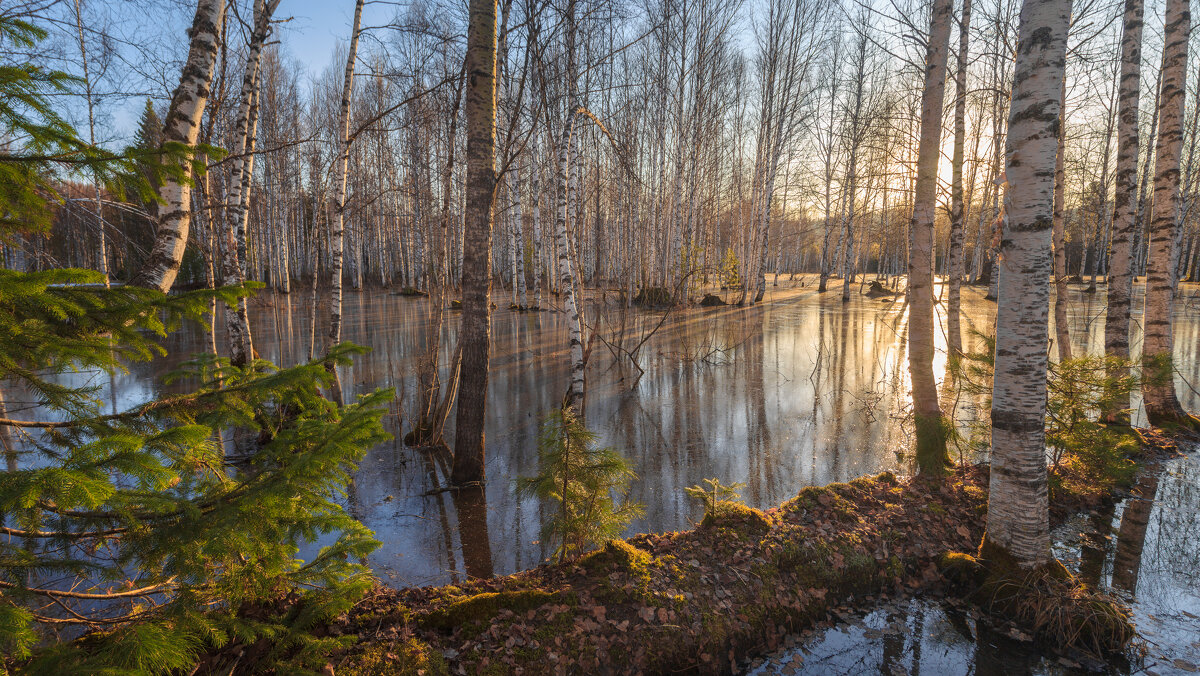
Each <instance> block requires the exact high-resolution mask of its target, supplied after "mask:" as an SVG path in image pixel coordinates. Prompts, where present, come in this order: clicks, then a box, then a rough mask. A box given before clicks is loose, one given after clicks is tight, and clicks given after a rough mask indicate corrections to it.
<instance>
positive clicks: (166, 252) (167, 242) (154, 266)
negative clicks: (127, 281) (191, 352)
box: [133, 0, 225, 293]
mask: <svg viewBox="0 0 1200 676" xmlns="http://www.w3.org/2000/svg"><path fill="white" fill-rule="evenodd" d="M224 22H225V0H198V2H197V3H196V16H195V18H194V19H193V20H192V27H191V29H190V30H189V31H188V35H189V36H190V38H191V46H190V47H189V49H188V57H187V61H186V62H184V64H183V74H182V75H181V76H180V78H179V86H178V87H176V88H175V93H174V94H173V95H172V96H171V106H170V108H168V109H167V119H166V121H165V122H164V124H163V142H164V143H180V144H183V145H185V146H189V147H191V146H195V145H196V140H197V138H199V135H200V120H201V119H202V118H203V117H204V109H205V107H206V106H207V105H208V96H209V93H210V92H209V88H210V87H211V86H212V79H213V68H214V66H215V65H216V62H217V51H218V48H219V47H220V44H221V27H222V24H224ZM183 169H184V177H185V178H187V179H190V178H191V164H190V162H189V159H184V160H183ZM188 182H189V181H187V180H176V179H175V178H171V177H167V178H166V179H165V180H164V181H163V185H162V186H161V187H160V188H159V189H158V196H159V197H160V198H161V199H162V200H163V205H162V206H160V207H159V209H158V223H157V224H156V226H157V227H156V231H155V235H154V247H153V248H152V249H151V251H150V256H149V257H148V258H147V259H146V264H145V267H144V268H143V269H142V270H141V272H139V273H138V274H137V276H136V277H134V279H133V283H134V284H136V285H138V286H145V287H151V288H156V289H158V290H159V291H162V292H163V293H166V292H168V291H170V290H171V286H173V285H174V284H175V277H176V275H178V274H179V265H180V264H181V263H182V262H183V252H184V250H185V249H186V248H187V240H188V227H189V226H190V224H191V220H192V193H191V187H190V186H188V185H187V183H188Z"/></svg>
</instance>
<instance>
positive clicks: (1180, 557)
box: [1113, 455, 1200, 615]
mask: <svg viewBox="0 0 1200 676" xmlns="http://www.w3.org/2000/svg"><path fill="white" fill-rule="evenodd" d="M1139 483H1140V482H1139ZM1154 483H1155V484H1156V490H1153V491H1152V493H1151V498H1152V499H1153V502H1152V503H1149V504H1150V505H1151V506H1152V507H1153V509H1152V511H1151V512H1150V514H1149V519H1148V523H1147V525H1146V526H1145V527H1144V528H1136V529H1135V528H1134V527H1133V526H1131V530H1132V532H1131V536H1130V538H1129V541H1128V543H1123V542H1121V538H1122V537H1123V534H1124V533H1125V524H1124V521H1125V518H1124V516H1122V524H1121V534H1120V535H1118V542H1117V553H1118V557H1121V555H1122V552H1123V551H1124V552H1126V553H1125V559H1126V560H1132V557H1133V556H1134V555H1135V553H1140V561H1139V563H1140V565H1139V566H1138V568H1137V570H1136V572H1137V576H1136V579H1135V580H1134V581H1133V583H1130V584H1127V587H1126V588H1127V589H1129V590H1130V591H1133V590H1134V589H1136V592H1137V597H1138V600H1139V602H1140V603H1141V604H1142V605H1143V606H1145V608H1146V610H1147V612H1151V613H1155V614H1159V613H1180V612H1181V611H1186V612H1189V613H1192V614H1193V615H1198V614H1200V465H1198V464H1197V461H1196V457H1195V456H1194V455H1192V456H1189V457H1187V458H1184V459H1180V460H1178V461H1174V462H1171V463H1168V466H1167V469H1166V471H1164V472H1163V473H1162V474H1161V475H1160V476H1158V477H1157V478H1156V479H1155V482H1154ZM1135 508H1138V503H1137V502H1134V504H1133V505H1131V506H1130V507H1128V508H1127V510H1128V509H1135ZM1121 561H1122V559H1121V558H1118V565H1117V566H1115V567H1116V568H1117V569H1118V570H1119V569H1120V567H1121V565H1120V563H1121ZM1118 570H1114V573H1113V578H1114V585H1115V584H1116V578H1117V575H1118ZM1134 585H1136V587H1134Z"/></svg>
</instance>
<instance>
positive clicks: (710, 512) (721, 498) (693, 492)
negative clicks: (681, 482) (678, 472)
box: [683, 477, 746, 519]
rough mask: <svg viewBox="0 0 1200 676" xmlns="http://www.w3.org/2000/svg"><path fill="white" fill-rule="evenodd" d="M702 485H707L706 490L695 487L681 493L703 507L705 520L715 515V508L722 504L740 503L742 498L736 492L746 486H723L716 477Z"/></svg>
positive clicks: (702, 487) (740, 484)
mask: <svg viewBox="0 0 1200 676" xmlns="http://www.w3.org/2000/svg"><path fill="white" fill-rule="evenodd" d="M704 483H706V484H708V487H707V488H706V487H704V486H700V485H696V486H692V487H690V488H685V489H683V491H684V492H685V493H687V494H688V495H690V496H691V497H693V498H695V499H697V500H699V501H700V502H701V504H703V505H704V517H705V518H706V519H707V518H710V517H713V516H715V515H716V513H717V506H718V505H719V504H720V503H722V502H741V501H742V496H741V494H740V493H738V490H739V489H741V488H744V487H745V486H746V484H743V483H733V484H723V483H721V480H720V479H718V478H716V477H713V478H711V479H705V480H704Z"/></svg>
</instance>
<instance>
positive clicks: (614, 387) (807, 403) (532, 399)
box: [112, 278, 1200, 586]
mask: <svg viewBox="0 0 1200 676" xmlns="http://www.w3.org/2000/svg"><path fill="white" fill-rule="evenodd" d="M768 289H769V292H768V295H767V298H766V300H765V302H763V303H761V304H759V305H756V306H754V307H748V308H737V307H732V306H729V307H717V308H697V309H689V310H685V311H675V312H672V313H670V314H669V315H668V316H667V317H666V319H665V320H664V319H663V313H662V312H654V311H642V310H637V309H633V310H630V311H629V312H628V314H627V315H625V316H624V326H625V331H624V334H623V335H624V336H625V338H624V344H625V346H626V347H629V346H631V345H634V344H636V343H638V342H639V341H642V340H643V339H645V344H644V345H643V347H642V348H641V350H640V351H639V352H638V362H639V365H640V367H641V368H642V369H643V371H644V373H642V374H640V376H639V373H638V371H637V369H634V368H632V367H630V366H629V365H628V364H627V363H622V362H623V361H625V362H627V360H624V359H621V360H618V359H616V358H614V356H613V353H612V351H610V350H609V349H608V348H607V347H605V345H604V344H603V342H602V341H599V340H597V341H595V342H594V343H593V345H592V348H591V349H592V352H591V358H590V361H589V368H588V393H587V402H586V419H587V423H588V425H589V426H590V427H591V428H592V429H593V430H594V431H595V432H596V433H597V434H598V436H599V441H600V442H601V443H602V444H603V445H607V446H612V447H613V448H615V449H617V450H618V451H619V452H620V453H622V454H623V455H624V456H625V457H626V458H628V459H629V460H630V461H631V462H632V464H633V466H634V469H635V471H636V472H637V475H638V478H637V479H636V480H635V481H634V482H633V484H632V486H631V491H630V497H631V498H632V499H633V500H636V501H637V502H640V503H642V504H643V505H644V506H645V514H644V516H643V517H642V518H640V519H638V520H637V521H635V522H634V523H633V524H631V526H630V529H629V532H630V533H631V534H632V533H637V532H648V531H670V530H680V529H686V528H690V527H691V526H692V523H693V520H694V519H698V518H699V517H700V508H699V506H698V505H696V504H693V502H692V501H691V500H690V499H689V498H688V497H687V496H686V494H685V493H684V490H683V489H684V488H685V487H687V486H691V485H694V484H697V483H700V482H701V481H703V480H704V479H705V478H708V477H717V478H719V479H720V480H721V481H722V482H724V483H731V482H740V483H744V484H745V487H744V488H743V489H742V491H741V492H742V496H743V498H744V499H745V501H746V503H747V504H750V505H752V506H754V507H759V508H768V507H771V506H773V505H776V504H778V503H780V502H782V501H784V500H786V499H788V498H790V497H792V496H794V495H795V494H796V493H797V492H798V491H799V490H800V489H801V488H803V487H805V486H808V485H822V484H826V483H829V482H831V481H846V480H849V479H852V478H854V477H857V476H862V475H865V474H873V473H877V472H880V471H884V470H893V471H897V472H899V473H907V472H909V471H910V468H911V457H910V454H909V452H908V449H909V447H910V435H911V424H909V423H908V422H907V421H908V418H909V413H910V403H909V389H910V388H909V382H908V364H907V357H906V355H907V343H906V339H905V335H906V328H907V327H906V320H907V306H906V304H905V303H904V302H903V296H897V297H895V298H885V299H877V298H868V297H866V296H864V295H859V294H855V295H854V296H853V297H852V298H851V300H850V302H848V303H842V302H841V298H840V294H838V293H833V292H830V293H825V294H818V293H816V291H815V280H814V279H812V278H807V279H797V280H796V281H794V282H792V281H788V280H786V279H781V281H780V285H779V286H778V287H773V286H769V287H768ZM1187 293H1188V294H1189V295H1188V297H1187V298H1186V299H1185V300H1184V301H1183V302H1181V304H1180V305H1181V311H1180V312H1179V321H1178V322H1177V323H1178V328H1177V340H1176V343H1177V345H1176V347H1177V354H1178V358H1179V363H1180V365H1181V367H1182V369H1181V370H1182V373H1181V376H1182V377H1181V378H1180V381H1181V382H1180V395H1181V397H1182V399H1183V401H1184V404H1185V406H1188V407H1190V408H1192V409H1193V410H1195V408H1196V405H1197V403H1198V401H1197V397H1196V395H1195V392H1194V391H1193V390H1192V389H1191V386H1190V385H1189V384H1188V383H1192V384H1194V383H1200V360H1197V358H1196V349H1197V343H1198V337H1200V336H1198V331H1200V322H1198V321H1197V320H1196V317H1197V316H1200V312H1198V311H1197V307H1198V305H1200V301H1197V300H1196V299H1195V298H1194V295H1195V291H1194V290H1188V292H1187ZM495 300H496V303H497V305H498V306H499V308H498V309H497V310H495V311H494V313H493V317H494V318H493V322H492V343H491V345H492V348H491V349H492V358H491V364H492V369H491V375H490V380H489V386H488V387H489V391H488V411H487V423H486V428H485V434H486V446H487V485H486V489H485V490H484V491H483V492H482V494H478V493H477V494H474V495H459V494H457V493H453V492H437V491H436V489H438V488H442V487H445V486H446V485H448V474H449V458H448V457H445V455H444V454H443V453H438V452H431V451H428V450H423V449H415V448H409V447H406V446H405V445H404V444H403V443H402V442H401V439H402V438H403V434H404V433H405V432H407V431H408V430H409V429H410V428H411V415H412V414H413V412H414V411H415V410H416V408H417V401H418V391H417V379H416V363H417V359H418V358H419V356H420V355H421V354H422V353H423V340H424V338H423V335H424V333H425V332H424V328H425V327H426V326H427V325H428V322H429V316H430V307H429V302H430V301H429V299H427V298H409V297H404V296H399V295H395V294H392V293H389V292H386V291H364V292H359V293H348V294H347V295H346V300H345V307H344V313H343V314H344V322H345V323H344V329H343V338H344V339H345V340H348V341H352V342H355V343H358V344H360V345H365V346H367V347H369V348H371V350H370V352H368V353H366V354H365V355H362V356H360V357H358V358H357V359H356V361H355V363H354V364H353V366H350V367H348V368H345V369H344V370H343V371H342V373H341V379H342V383H343V388H344V390H345V393H344V396H345V397H346V398H347V399H350V398H351V397H353V396H356V395H358V394H362V393H366V392H369V391H371V390H373V389H375V388H378V387H394V388H396V390H397V393H398V394H397V399H396V401H395V402H394V403H393V405H392V410H391V413H390V414H389V415H388V416H387V418H386V425H387V428H388V430H389V432H391V433H392V434H393V435H394V437H395V439H394V440H393V441H391V442H389V443H386V444H383V445H381V446H379V447H377V448H374V449H372V450H371V451H370V453H369V454H368V456H367V457H366V459H365V460H364V461H363V463H362V465H361V467H360V469H359V471H358V473H357V476H356V477H355V481H354V484H353V486H352V487H351V490H350V491H349V494H348V496H347V499H346V504H345V507H346V509H347V510H349V511H350V512H351V513H353V514H354V515H355V516H356V517H357V518H359V519H360V520H361V521H362V522H363V523H364V524H366V525H367V526H368V527H369V528H371V529H372V530H374V531H375V533H376V536H377V538H378V539H379V540H380V542H381V543H382V545H381V546H380V548H379V549H378V550H376V552H375V553H374V554H373V555H372V556H371V559H370V561H369V564H370V566H371V567H372V569H374V570H375V571H376V573H377V574H378V575H379V576H380V578H381V579H382V580H384V581H385V582H386V583H388V584H392V585H395V586H406V585H428V584H444V583H451V582H454V581H457V580H461V579H463V578H464V577H465V576H487V575H503V574H508V573H512V572H516V571H519V570H523V569H527V568H532V567H534V566H536V565H538V564H539V563H541V562H542V561H544V560H545V558H546V557H547V556H549V555H550V553H551V550H550V548H549V547H548V546H547V545H546V544H545V543H543V542H542V538H541V526H542V516H543V513H542V510H543V509H544V507H543V506H542V505H540V504H538V502H537V501H536V500H535V499H532V498H519V497H518V496H516V494H515V490H514V485H515V482H516V480H517V478H518V477H522V476H530V475H532V474H534V473H535V472H536V470H537V467H536V460H537V448H536V446H537V433H538V428H539V423H540V421H541V419H542V416H543V415H544V414H545V413H546V412H547V411H549V410H551V409H553V408H555V407H556V406H558V405H559V403H560V402H561V400H562V396H563V394H564V393H565V391H566V387H567V383H568V368H567V359H568V355H567V327H566V324H565V321H564V319H563V317H562V315H561V314H559V313H558V312H553V311H543V312H535V313H520V312H514V311H511V310H509V309H507V307H506V303H505V302H504V301H505V298H504V297H503V293H502V292H497V296H496V298H495ZM548 300H549V301H551V302H553V301H554V299H553V297H548ZM1139 303H1140V299H1139V298H1135V307H1134V311H1135V312H1140V305H1139ZM326 304H327V300H326V299H324V298H321V299H320V303H319V305H318V313H317V317H318V320H317V321H318V329H319V330H318V332H317V333H318V338H317V340H318V348H319V347H320V346H321V345H322V342H321V341H322V337H321V334H323V333H324V331H325V329H324V326H325V322H326V321H327V320H326V318H327V316H328V315H327V310H326ZM938 311H939V313H940V312H943V311H944V308H943V307H942V306H941V305H939V306H938ZM622 312H623V311H622V309H621V305H620V303H619V302H618V301H617V300H616V298H614V297H613V296H612V295H611V294H608V296H607V298H606V297H605V294H602V293H594V294H593V293H590V294H589V302H588V304H587V313H586V321H587V322H588V323H589V324H591V325H592V326H594V327H596V329H597V330H598V331H599V332H600V334H601V335H602V336H604V337H605V339H606V340H607V341H608V342H610V343H613V342H616V337H617V335H618V333H619V332H618V331H617V330H616V329H615V328H614V327H618V326H621V325H622V324H621V322H622ZM1103 312H1104V299H1103V293H1102V292H1101V293H1100V294H1086V293H1083V292H1082V287H1078V288H1076V289H1074V290H1073V291H1072V298H1071V312H1070V318H1071V322H1072V326H1071V330H1072V339H1073V342H1074V343H1075V344H1076V351H1077V352H1079V351H1082V350H1093V351H1096V350H1098V349H1100V347H1101V346H1102V343H1103ZM251 313H252V316H251V324H252V327H253V329H254V341H255V348H256V349H257V350H258V352H259V354H260V356H261V357H263V358H266V359H269V360H271V361H274V362H276V363H278V364H281V365H285V366H286V365H291V364H295V363H298V362H301V361H304V360H306V359H307V358H308V354H309V350H310V346H311V343H312V326H311V320H310V317H311V313H312V297H311V295H310V294H308V293H293V294H291V295H290V296H289V295H271V294H266V295H263V296H260V297H259V298H257V299H255V300H254V301H253V302H252V303H251ZM963 313H964V319H965V321H964V325H965V326H964V332H969V331H970V330H972V329H975V330H979V331H981V332H984V333H991V332H992V325H993V322H994V316H995V304H994V303H992V302H990V301H987V300H984V299H983V298H982V295H981V293H980V291H979V290H977V289H973V288H968V289H965V293H964V299H963ZM458 319H459V313H458V312H457V311H448V312H447V320H446V323H445V327H444V330H443V340H442V350H443V353H444V355H450V354H452V352H453V349H454V345H455V341H456V334H457V329H458ZM940 325H942V326H944V322H941V324H940ZM219 334H220V330H218V339H220V338H221V336H220V335H219ZM944 338H945V336H944V330H942V331H939V332H938V335H937V340H938V353H937V357H936V359H935V364H934V367H935V372H937V373H938V374H939V378H944V371H945V350H944ZM966 340H967V345H968V347H970V346H971V344H972V342H974V343H975V345H976V346H978V341H977V340H975V341H972V338H971V336H970V335H968V336H967V338H966ZM219 342H220V341H219ZM1139 342H1140V341H1139V339H1138V338H1137V337H1136V336H1135V338H1134V349H1135V350H1136V349H1137V348H1138V343H1139ZM210 345H211V338H210V336H209V334H208V333H207V331H206V328H205V327H203V326H199V325H192V326H189V327H185V328H184V329H183V330H181V331H179V332H176V333H173V334H172V335H171V336H169V337H168V339H167V341H166V344H165V347H166V348H167V349H168V351H169V354H170V356H169V357H168V358H165V359H161V360H158V361H155V362H152V363H150V364H141V365H136V366H135V369H134V370H133V371H132V372H131V373H130V374H129V375H126V376H118V377H117V378H116V380H115V381H114V383H113V384H112V390H113V393H114V395H115V398H116V401H117V406H118V407H119V408H126V407H129V406H133V405H135V404H137V403H140V402H142V401H145V400H147V399H150V398H152V397H154V396H156V394H158V393H160V392H164V391H167V390H166V389H165V388H164V387H163V386H161V385H160V384H159V383H160V380H159V379H160V377H161V375H163V374H165V373H167V372H169V371H170V370H172V369H173V368H175V366H176V365H177V364H178V362H179V361H181V360H183V359H186V358H187V357H188V356H189V355H191V354H194V353H196V352H199V351H204V350H207V349H211V348H210ZM218 349H219V350H221V351H222V352H223V347H220V345H219V347H218ZM318 351H319V350H318ZM445 361H447V359H445V358H444V359H443V363H444V362H445ZM1185 381H1186V382H1185ZM946 399H947V401H950V400H957V404H958V409H959V412H958V413H959V417H960V418H963V419H969V418H970V417H971V416H972V415H974V409H973V406H974V405H975V404H976V403H977V402H974V401H971V400H969V399H959V398H956V397H953V396H952V395H949V394H948V395H947V396H946ZM452 421H453V416H451V424H450V425H449V428H450V429H449V430H448V438H447V441H449V442H450V444H451V446H453V429H452V428H453V424H452ZM962 452H963V453H966V451H962Z"/></svg>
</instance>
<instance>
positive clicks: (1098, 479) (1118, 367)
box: [953, 333, 1139, 488]
mask: <svg viewBox="0 0 1200 676" xmlns="http://www.w3.org/2000/svg"><path fill="white" fill-rule="evenodd" d="M976 336H978V337H980V338H982V339H983V341H984V349H983V350H982V351H980V352H974V353H968V354H965V355H963V358H962V360H961V361H959V362H958V363H957V364H956V365H954V367H953V368H954V370H955V371H954V375H955V379H956V381H957V382H958V385H959V387H960V388H961V389H962V391H963V392H964V393H966V394H972V395H980V396H984V397H988V398H985V399H984V400H983V402H982V403H981V406H985V407H986V406H989V405H990V395H991V388H992V372H993V366H994V361H993V354H994V353H995V345H996V341H995V338H994V337H992V336H986V335H983V334H979V333H977V334H976ZM1131 366H1132V362H1130V361H1129V360H1127V359H1122V358H1120V357H1113V356H1093V355H1089V356H1083V357H1076V358H1074V359H1067V360H1063V361H1059V362H1051V363H1050V365H1049V368H1048V372H1047V381H1046V448H1047V450H1048V451H1049V463H1050V467H1051V469H1052V470H1064V469H1068V468H1069V469H1071V470H1073V471H1071V472H1054V473H1052V479H1051V480H1052V481H1058V480H1061V479H1055V478H1053V477H1054V476H1055V475H1062V474H1069V475H1071V476H1074V477H1080V478H1082V480H1084V481H1087V482H1088V483H1089V484H1091V485H1092V486H1094V487H1101V488H1102V487H1108V486H1111V485H1113V484H1117V483H1123V482H1125V481H1128V480H1129V479H1130V478H1131V477H1132V475H1133V472H1134V471H1136V469H1137V465H1136V464H1135V463H1134V462H1133V461H1132V460H1130V456H1132V455H1136V454H1137V452H1138V448H1139V445H1138V441H1137V438H1136V436H1134V435H1131V434H1128V432H1127V430H1126V428H1124V427H1123V426H1121V425H1109V424H1105V422H1104V421H1103V413H1104V412H1105V411H1116V412H1119V413H1125V412H1127V407H1128V402H1129V396H1130V393H1131V392H1132V391H1133V390H1134V388H1136V387H1139V381H1138V377H1137V376H1136V375H1135V374H1134V373H1133V370H1132V369H1131ZM972 426H973V428H974V429H973V433H972V435H971V437H972V439H973V442H974V443H975V444H976V445H977V446H979V447H982V448H986V447H987V446H988V444H989V441H988V439H989V437H990V433H991V430H990V424H989V419H988V417H987V416H979V417H978V418H977V420H976V421H975V422H974V423H973V425H972Z"/></svg>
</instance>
